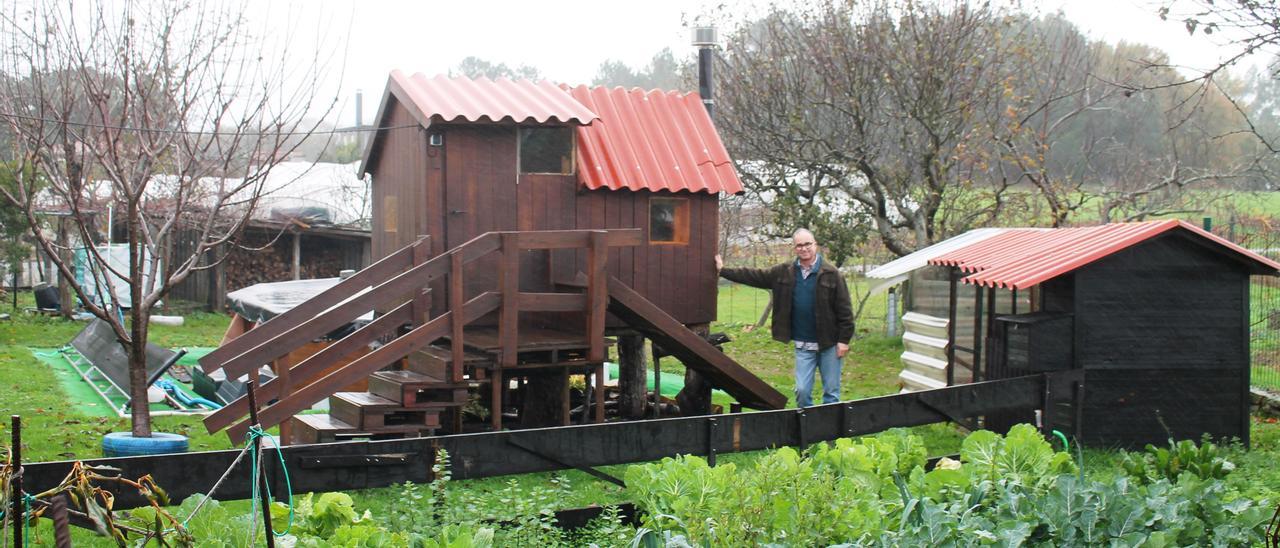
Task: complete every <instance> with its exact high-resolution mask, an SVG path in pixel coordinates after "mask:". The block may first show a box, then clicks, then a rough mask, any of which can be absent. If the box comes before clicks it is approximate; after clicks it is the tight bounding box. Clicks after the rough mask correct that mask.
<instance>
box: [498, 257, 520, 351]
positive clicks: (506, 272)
mask: <svg viewBox="0 0 1280 548" xmlns="http://www.w3.org/2000/svg"><path fill="white" fill-rule="evenodd" d="M499 271H500V272H499V283H500V284H501V289H500V291H501V292H502V312H501V313H500V314H499V315H498V340H499V341H500V343H501V345H502V355H501V356H500V357H499V359H498V367H514V366H515V365H516V354H517V353H518V350H517V348H518V346H519V342H520V235H519V234H518V233H515V232H506V233H503V234H502V267H501V268H500V269H499Z"/></svg>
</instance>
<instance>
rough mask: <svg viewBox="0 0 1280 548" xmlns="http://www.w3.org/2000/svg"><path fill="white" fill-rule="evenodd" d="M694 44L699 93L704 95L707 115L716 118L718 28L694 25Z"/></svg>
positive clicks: (703, 101)
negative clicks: (713, 67) (715, 65)
mask: <svg viewBox="0 0 1280 548" xmlns="http://www.w3.org/2000/svg"><path fill="white" fill-rule="evenodd" d="M693 46H694V47H696V48H698V95H701V96H702V106H705V107H707V116H710V117H711V118H712V119H713V120H714V119H715V114H716V113H715V103H716V102H715V98H714V97H713V93H714V92H715V74H714V73H713V72H712V62H713V61H714V60H715V51H716V28H715V27H694V29H693Z"/></svg>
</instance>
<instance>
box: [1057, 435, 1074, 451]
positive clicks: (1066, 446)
mask: <svg viewBox="0 0 1280 548" xmlns="http://www.w3.org/2000/svg"><path fill="white" fill-rule="evenodd" d="M1053 435H1055V436H1058V439H1060V440H1062V450H1063V451H1067V452H1070V451H1071V444H1070V443H1067V435H1066V434H1063V433H1062V432H1061V431H1058V430H1054V431H1053Z"/></svg>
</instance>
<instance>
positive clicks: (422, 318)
mask: <svg viewBox="0 0 1280 548" xmlns="http://www.w3.org/2000/svg"><path fill="white" fill-rule="evenodd" d="M430 242H431V241H430V238H429V237H427V236H418V240H417V241H415V242H413V244H412V245H413V266H418V265H420V264H422V263H425V262H427V260H428V259H430V258H431V245H430ZM429 295H430V293H429V290H428V289H427V288H425V287H424V288H421V289H418V290H417V291H415V292H414V294H413V305H412V309H411V312H410V316H411V319H410V320H409V325H411V326H413V327H418V326H420V325H422V324H424V323H426V322H427V320H429V319H430V318H429V316H430V315H431V300H430V299H429V298H428V296H429ZM459 371H461V368H459ZM442 380H443V379H442ZM452 381H453V382H461V381H462V376H461V373H459V375H458V377H457V378H453V379H452Z"/></svg>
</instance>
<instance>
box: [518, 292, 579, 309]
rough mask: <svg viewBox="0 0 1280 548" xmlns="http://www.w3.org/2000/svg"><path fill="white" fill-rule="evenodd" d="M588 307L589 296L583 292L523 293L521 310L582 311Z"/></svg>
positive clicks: (521, 295)
mask: <svg viewBox="0 0 1280 548" xmlns="http://www.w3.org/2000/svg"><path fill="white" fill-rule="evenodd" d="M586 308H587V296H586V295H584V294H582V293H521V294H520V310H521V311H523V312H581V311H583V310H586Z"/></svg>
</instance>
